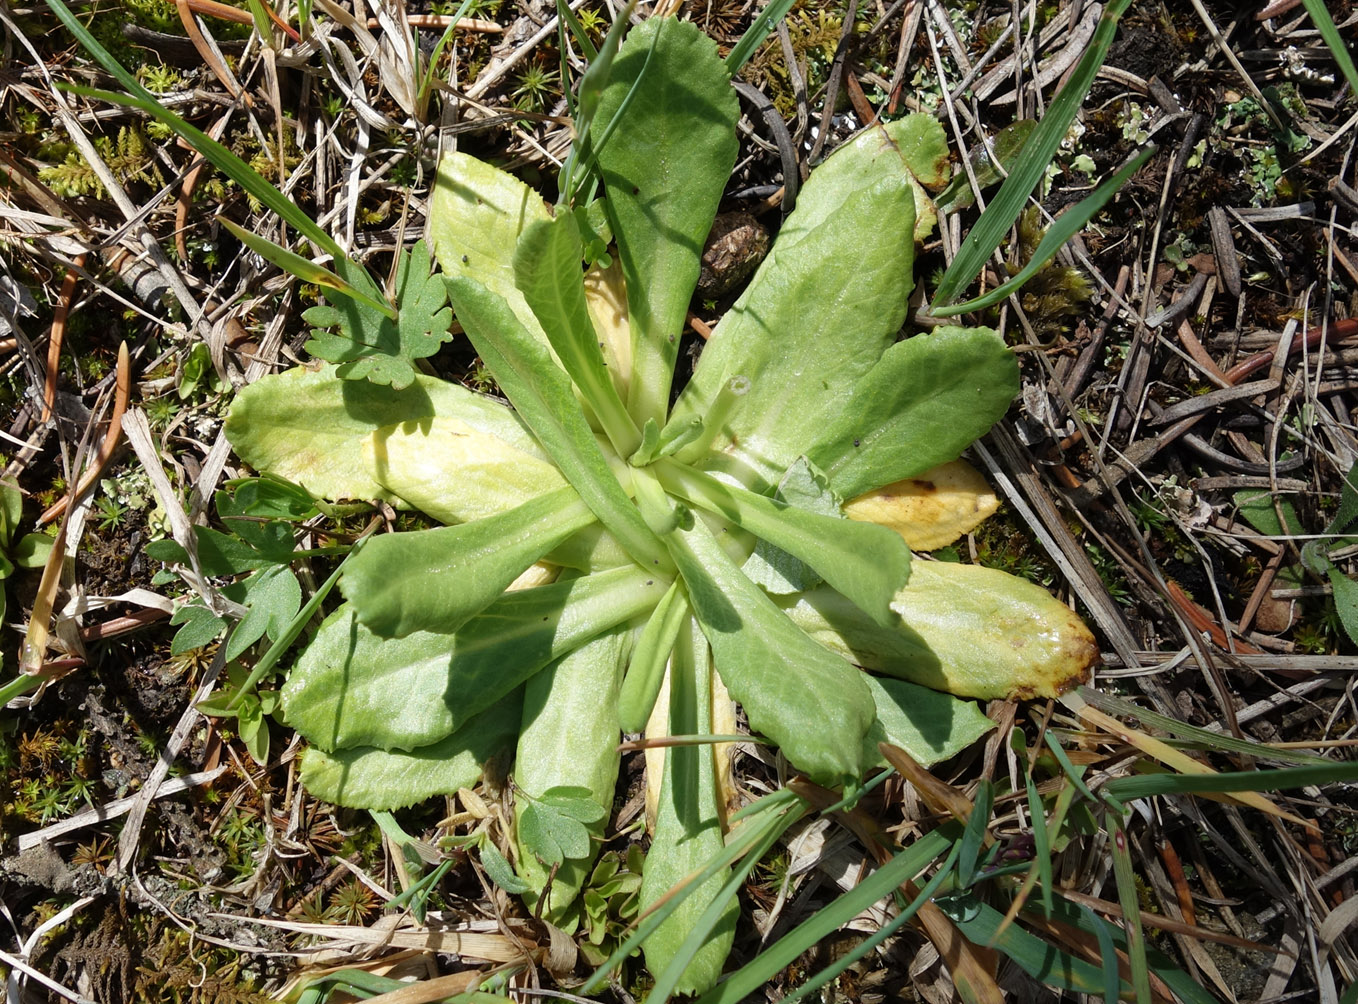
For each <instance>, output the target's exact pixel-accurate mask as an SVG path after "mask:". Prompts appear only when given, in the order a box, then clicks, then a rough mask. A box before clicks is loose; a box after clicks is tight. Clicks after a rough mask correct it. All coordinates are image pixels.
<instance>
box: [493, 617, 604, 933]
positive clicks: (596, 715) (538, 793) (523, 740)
mask: <svg viewBox="0 0 1358 1004" xmlns="http://www.w3.org/2000/svg"><path fill="white" fill-rule="evenodd" d="M630 641H631V632H630V630H629V629H626V628H624V629H621V630H616V631H612V632H609V633H608V634H604V635H601V636H600V637H598V638H595V639H594V640H593V641H591V642H589V643H588V644H587V645H583V646H581V647H580V648H578V649H576V650H575V651H574V652H572V653H570V654H569V655H567V656H565V657H564V658H562V659H561V660H560V661H559V662H557V663H556V665H554V666H549V667H548V668H547V669H545V670H543V671H542V672H541V673H538V674H537V675H536V676H534V677H533V678H532V679H530V680H529V681H528V683H527V685H526V686H525V690H524V702H523V727H522V732H521V734H520V736H519V744H518V753H517V756H516V757H515V763H514V780H515V782H516V783H517V785H518V786H519V788H520V789H522V790H523V792H524V793H525V794H526V795H527V797H526V798H521V799H518V800H517V801H516V802H515V813H516V815H517V816H519V817H522V815H523V814H524V813H525V812H526V811H527V810H528V809H529V808H530V807H531V806H534V805H536V804H539V803H541V804H544V805H547V806H550V807H551V809H552V811H554V812H558V813H562V814H564V815H566V816H569V817H570V818H571V819H574V820H578V821H579V822H580V823H582V824H584V825H585V827H586V830H587V833H588V837H589V843H588V844H587V845H586V846H587V851H586V853H585V854H584V855H567V856H566V857H565V859H564V860H563V861H562V862H561V867H559V868H558V869H557V871H556V875H555V876H553V877H552V879H551V882H552V887H551V893H550V895H549V898H548V903H547V904H546V906H545V908H544V910H543V915H544V916H545V917H546V918H547V920H548V921H550V922H551V923H553V924H556V925H557V926H562V925H563V924H569V922H570V919H571V916H572V911H571V907H572V904H573V902H574V900H575V898H576V896H577V895H578V894H579V892H580V889H581V887H582V886H583V885H584V884H585V879H586V878H587V877H588V875H589V872H590V867H591V865H592V863H593V861H594V855H595V852H596V851H597V850H598V846H599V843H600V842H601V841H602V840H603V836H604V824H605V823H606V822H607V819H608V816H609V814H610V812H611V810H612V807H613V789H614V788H615V787H616V786H617V783H618V764H619V762H620V760H621V757H620V754H619V753H618V716H617V698H618V684H619V678H620V677H621V669H622V660H623V657H624V656H625V654H626V651H627V647H628V645H629V644H630ZM557 846H558V847H559V846H560V845H559V842H558V845H557ZM519 848H520V853H519V860H518V867H519V874H520V875H522V876H523V877H524V879H525V880H526V881H527V882H528V883H529V885H530V887H531V889H532V892H531V894H530V895H529V897H528V899H527V904H528V906H529V908H530V909H536V906H537V897H538V896H539V895H540V894H541V892H542V889H543V888H544V887H545V886H546V885H547V880H548V876H549V873H550V869H549V868H546V867H543V865H542V862H544V861H549V854H544V853H543V852H542V851H543V849H541V848H539V847H537V846H536V845H534V844H532V843H531V842H529V841H528V839H527V836H526V835H525V833H524V830H523V828H522V824H520V828H519Z"/></svg>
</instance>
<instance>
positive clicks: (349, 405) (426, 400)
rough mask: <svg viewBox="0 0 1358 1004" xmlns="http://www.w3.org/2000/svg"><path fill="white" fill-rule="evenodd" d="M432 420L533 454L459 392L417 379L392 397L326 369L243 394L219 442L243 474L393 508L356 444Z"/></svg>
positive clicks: (272, 379) (502, 412)
mask: <svg viewBox="0 0 1358 1004" xmlns="http://www.w3.org/2000/svg"><path fill="white" fill-rule="evenodd" d="M436 414H437V415H441V416H447V417H448V418H450V419H457V420H460V421H462V422H464V423H466V424H467V425H469V426H471V427H472V428H474V429H476V430H478V431H480V432H482V433H485V434H487V435H490V436H494V437H496V438H498V439H501V440H503V441H504V442H506V443H508V444H509V445H510V446H513V447H515V448H516V449H520V450H525V451H528V452H533V453H538V454H539V455H540V450H539V449H538V447H537V446H536V445H535V443H534V440H533V437H532V435H531V434H530V433H529V432H528V430H527V429H525V428H524V426H523V423H522V422H520V421H519V420H518V418H517V417H516V416H515V415H514V413H513V412H512V411H510V410H509V409H508V408H506V407H504V406H503V405H501V404H497V403H496V402H494V401H491V400H489V399H488V398H486V397H484V396H482V395H479V394H473V393H472V392H471V391H469V390H467V389H466V388H465V387H460V386H458V385H457V384H451V383H447V382H446V381H443V380H436V379H434V378H432V377H424V376H421V377H416V378H415V381H414V382H413V383H412V384H411V385H410V386H408V387H406V388H405V389H404V390H399V391H398V390H394V389H393V388H390V387H378V386H376V385H372V384H368V383H366V382H363V381H352V380H341V379H339V378H338V377H337V376H336V375H335V370H334V368H333V367H330V366H326V367H323V368H322V369H321V370H319V371H315V372H313V371H311V370H308V369H304V368H302V367H298V368H296V369H291V370H288V371H286V372H284V373H279V374H276V375H273V376H266V377H263V378H262V379H260V380H257V381H255V382H254V383H252V384H250V385H248V386H246V387H243V388H242V389H241V390H240V391H239V392H238V393H237V394H236V398H235V400H234V401H233V402H232V405H231V412H230V414H229V415H228V417H227V420H226V435H227V438H228V439H229V440H230V441H231V445H232V447H233V448H234V449H235V451H236V453H237V454H238V455H239V456H240V458H241V459H242V460H244V461H245V462H246V463H247V464H249V465H250V466H251V467H253V468H255V469H256V470H258V471H267V472H269V473H270V474H275V475H277V476H279V477H282V478H286V479H287V480H288V481H291V482H294V483H296V484H300V485H303V486H304V487H305V488H306V490H307V491H309V492H310V493H311V494H312V495H314V496H315V497H317V498H327V499H369V498H381V499H386V500H388V501H394V500H395V499H396V496H395V495H393V494H392V493H391V492H390V491H389V490H387V489H385V488H383V487H382V485H381V484H379V483H378V482H377V481H376V480H374V478H373V476H372V474H371V473H370V472H369V469H368V465H367V464H366V463H365V462H364V457H363V449H362V444H363V442H364V440H366V439H367V438H368V436H370V435H371V434H372V432H373V431H374V430H375V429H379V428H382V427H384V426H391V425H395V424H396V423H400V422H408V421H412V420H429V419H431V418H432V417H433V416H434V415H436Z"/></svg>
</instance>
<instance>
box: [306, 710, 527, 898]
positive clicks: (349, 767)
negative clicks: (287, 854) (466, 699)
mask: <svg viewBox="0 0 1358 1004" xmlns="http://www.w3.org/2000/svg"><path fill="white" fill-rule="evenodd" d="M520 704H521V694H520V692H519V691H517V690H516V691H514V692H512V693H510V694H509V695H507V696H505V697H502V698H501V699H500V700H498V701H496V702H495V703H494V704H492V705H491V706H490V707H489V708H487V709H486V710H485V711H483V712H481V713H480V714H478V715H474V716H473V717H472V718H471V719H470V720H469V721H467V723H466V724H465V725H463V727H462V728H460V729H458V730H457V731H456V732H454V733H453V734H452V735H450V736H448V737H447V738H446V739H444V740H442V741H441V742H437V743H434V744H432V745H429V746H421V747H419V748H417V749H413V750H411V751H409V752H400V751H387V750H380V749H375V748H373V747H371V746H360V747H356V748H354V749H348V750H340V751H339V752H336V753H326V752H324V751H323V750H321V749H319V748H317V747H315V746H312V747H309V748H308V749H307V751H306V752H305V753H304V754H303V755H302V784H304V785H305V786H306V789H307V791H309V792H311V794H312V795H314V796H315V797H317V798H319V799H322V800H323V801H326V802H333V803H334V804H336V805H344V806H348V807H349V808H353V809H402V808H405V807H406V806H407V805H414V804H415V803H416V802H422V801H424V800H425V799H426V798H432V797H434V796H435V795H448V794H452V793H453V792H455V791H457V790H458V789H459V788H470V787H472V785H474V784H476V782H477V781H479V780H480V779H481V772H482V769H483V766H484V765H485V764H486V763H487V762H488V761H489V760H491V759H492V758H494V757H498V756H500V755H502V754H506V753H508V752H509V750H510V749H511V748H512V747H513V744H514V738H515V736H517V735H518V732H519V708H520ZM483 853H484V852H483ZM483 860H484V859H483ZM506 867H507V866H506ZM510 874H512V872H511V873H510Z"/></svg>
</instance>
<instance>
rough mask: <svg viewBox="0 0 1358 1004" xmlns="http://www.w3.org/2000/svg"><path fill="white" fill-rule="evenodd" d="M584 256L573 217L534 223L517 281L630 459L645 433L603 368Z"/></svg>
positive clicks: (519, 256)
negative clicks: (588, 299)
mask: <svg viewBox="0 0 1358 1004" xmlns="http://www.w3.org/2000/svg"><path fill="white" fill-rule="evenodd" d="M582 252H583V248H582V247H581V245H580V235H579V232H578V230H577V228H576V220H575V216H574V215H573V214H570V213H564V212H563V213H562V214H561V215H559V216H557V217H556V218H555V219H553V220H551V221H541V222H538V223H533V224H530V225H529V226H528V227H527V228H525V229H524V232H523V236H522V237H520V239H519V246H518V249H517V250H516V251H515V252H514V278H515V282H516V283H517V284H518V287H519V290H520V292H522V293H523V295H524V298H525V299H526V300H527V301H528V305H529V307H530V308H532V310H533V313H534V314H535V315H536V316H537V319H538V321H539V323H541V325H542V329H543V331H544V332H546V334H547V340H548V341H549V342H550V343H551V346H552V348H553V349H555V350H556V355H557V358H558V359H560V360H561V365H562V366H563V367H564V368H565V370H566V372H567V373H569V374H570V377H571V379H572V380H573V381H574V382H575V386H576V387H577V388H578V389H579V391H580V394H581V396H582V397H583V398H584V399H585V403H586V404H588V405H589V406H590V408H591V409H593V411H594V414H595V415H596V416H598V418H599V421H600V423H601V424H602V426H603V429H604V432H605V433H607V434H608V438H609V440H610V441H611V442H612V443H613V447H614V449H615V450H616V451H617V452H618V453H619V454H620V455H623V456H626V455H627V454H629V453H631V452H632V451H633V450H635V449H636V448H637V444H638V443H639V442H640V433H638V431H637V427H636V424H635V423H633V421H632V419H631V416H629V415H628V414H627V408H626V406H625V405H624V404H623V403H622V399H621V398H620V397H619V396H618V388H617V386H616V385H615V384H614V382H613V377H612V375H611V374H610V373H609V372H608V367H607V366H606V365H605V364H604V355H603V352H602V350H601V349H600V345H601V344H602V343H601V342H600V341H599V335H598V334H597V333H596V332H595V330H594V322H593V321H592V320H590V316H589V308H588V307H587V306H586V304H585V284H584V273H583V272H582V271H581V269H580V258H581V254H582Z"/></svg>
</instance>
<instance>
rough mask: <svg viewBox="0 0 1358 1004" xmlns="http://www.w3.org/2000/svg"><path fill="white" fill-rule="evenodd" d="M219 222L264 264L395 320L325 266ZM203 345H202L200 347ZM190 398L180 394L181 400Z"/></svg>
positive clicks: (388, 309) (387, 307)
mask: <svg viewBox="0 0 1358 1004" xmlns="http://www.w3.org/2000/svg"><path fill="white" fill-rule="evenodd" d="M217 222H218V223H220V224H221V225H222V226H224V227H225V228H226V229H227V231H228V232H229V233H231V234H232V235H233V236H235V238H236V239H237V240H239V241H240V242H241V243H242V244H244V245H245V246H246V247H248V248H249V249H250V250H251V251H253V252H255V254H257V255H259V256H260V257H261V258H263V259H264V260H265V261H268V262H272V263H273V264H275V265H277V266H278V267H279V268H281V269H282V270H283V271H284V272H287V273H288V274H289V275H293V276H296V277H297V278H298V279H301V280H302V281H303V282H309V283H313V284H314V285H317V286H323V287H324V288H326V289H330V290H334V291H335V292H336V293H342V294H343V295H344V296H347V297H349V298H350V299H352V300H356V301H357V302H359V303H361V304H363V305H364V306H366V307H369V308H371V309H372V310H375V311H377V312H378V313H380V314H382V315H383V316H384V317H387V318H390V319H391V320H393V321H394V320H396V308H395V307H393V306H392V305H391V304H390V303H387V301H386V300H385V299H379V298H378V297H375V296H370V295H368V293H366V292H364V291H363V290H361V289H357V288H356V287H354V286H352V285H350V284H349V283H348V282H346V281H345V280H344V279H342V278H341V277H339V276H338V275H336V274H335V273H334V272H332V271H330V270H329V269H328V268H326V267H325V266H324V265H319V264H317V263H316V262H314V261H312V260H311V259H310V258H303V257H302V256H301V255H299V254H297V253H295V252H293V251H289V250H288V249H287V248H285V247H282V246H281V245H278V244H275V243H274V242H273V241H271V240H268V239H266V238H264V237H261V236H260V235H259V234H255V233H251V232H250V231H249V230H246V229H245V228H244V227H241V226H238V225H236V224H235V223H233V222H231V221H230V220H228V219H227V218H226V217H225V216H218V217H217ZM200 344H201V343H200ZM185 396H187V395H185V394H182V393H181V394H180V397H185Z"/></svg>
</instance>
